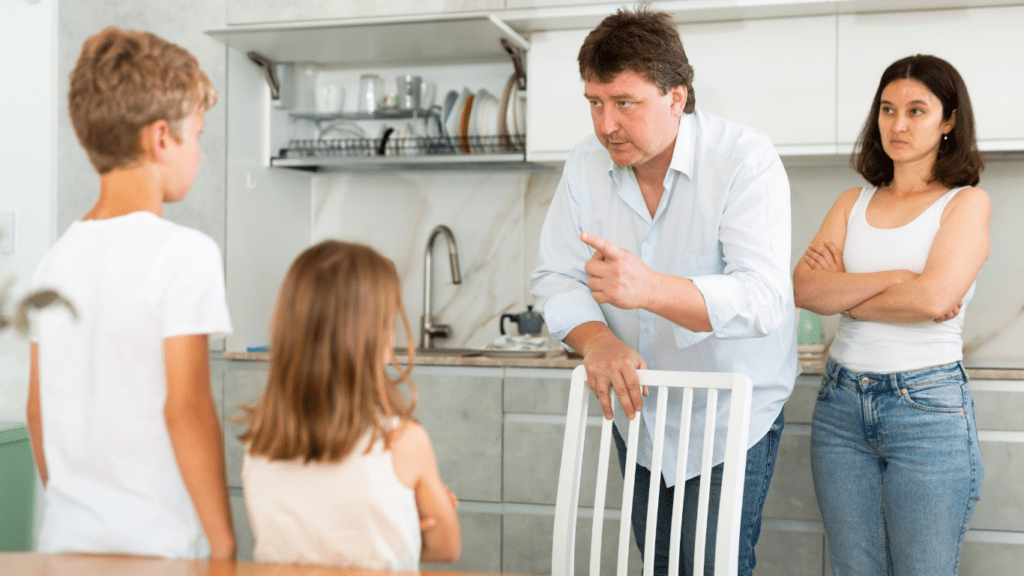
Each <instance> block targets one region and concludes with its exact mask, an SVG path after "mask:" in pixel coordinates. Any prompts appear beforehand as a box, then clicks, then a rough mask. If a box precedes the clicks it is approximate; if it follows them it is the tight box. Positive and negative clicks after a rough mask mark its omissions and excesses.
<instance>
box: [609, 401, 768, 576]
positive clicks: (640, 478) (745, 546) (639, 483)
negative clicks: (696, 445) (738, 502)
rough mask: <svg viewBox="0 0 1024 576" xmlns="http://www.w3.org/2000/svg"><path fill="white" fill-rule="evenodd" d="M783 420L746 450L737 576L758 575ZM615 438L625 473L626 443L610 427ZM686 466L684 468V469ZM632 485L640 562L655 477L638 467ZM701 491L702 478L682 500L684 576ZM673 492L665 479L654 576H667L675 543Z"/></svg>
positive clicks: (710, 544)
mask: <svg viewBox="0 0 1024 576" xmlns="http://www.w3.org/2000/svg"><path fill="white" fill-rule="evenodd" d="M784 426H785V419H784V418H783V416H782V413H781V412H780V413H779V417H778V418H776V419H775V422H774V423H773V424H772V427H771V428H770V429H769V430H768V433H767V434H765V435H764V436H763V437H762V438H761V439H760V440H759V441H758V442H757V444H754V445H753V446H751V447H750V449H749V450H747V469H746V475H745V476H744V481H743V510H742V511H741V513H740V551H739V573H738V576H750V574H751V573H752V572H753V571H754V564H756V563H757V559H756V558H755V556H754V546H756V545H757V538H758V537H759V536H760V535H761V509H762V508H764V498H765V495H767V494H768V484H769V483H770V482H771V480H772V473H773V472H774V471H775V458H776V457H777V456H778V454H779V438H780V437H781V435H782V428H783V427H784ZM612 437H613V438H615V447H616V448H617V449H618V452H619V470H620V471H621V472H622V474H623V476H625V473H626V443H625V442H624V441H623V439H622V436H621V435H620V434H619V431H618V429H617V428H615V427H612ZM683 464H684V463H682V462H681V463H680V465H683ZM722 469H723V466H722V464H719V465H718V466H715V467H713V468H712V469H711V497H710V501H709V503H708V532H707V536H706V538H707V539H706V540H705V542H706V545H705V548H704V549H705V554H704V574H714V566H715V535H716V534H715V529H716V527H717V526H718V502H719V500H720V497H721V492H722ZM634 478H635V483H634V484H633V517H632V521H633V536H634V537H635V538H636V544H637V548H639V549H640V557H641V558H643V555H644V537H645V536H646V530H647V501H648V494H649V489H650V486H651V471H650V470H648V469H647V468H645V467H643V466H641V465H639V464H638V465H637V467H636V473H635V476H634ZM699 490H700V476H696V477H694V478H691V479H689V480H687V481H686V494H685V496H684V497H683V498H684V500H683V526H682V532H683V534H682V541H681V542H680V558H679V563H680V566H679V573H680V575H681V576H690V575H691V574H693V543H694V535H695V534H696V532H697V496H698V492H699ZM674 494H675V486H673V487H672V488H668V487H666V486H665V478H664V477H662V478H661V495H660V496H659V499H658V527H657V531H656V532H655V536H654V537H655V543H654V574H655V575H657V576H665V575H667V574H668V548H669V541H670V539H671V526H672V502H673V501H674V498H673V496H674Z"/></svg>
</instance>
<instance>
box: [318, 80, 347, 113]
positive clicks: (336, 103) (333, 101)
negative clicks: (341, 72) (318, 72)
mask: <svg viewBox="0 0 1024 576" xmlns="http://www.w3.org/2000/svg"><path fill="white" fill-rule="evenodd" d="M344 106H345V89H344V88H343V87H341V86H338V85H336V84H325V85H323V86H319V87H318V88H317V89H316V111H317V112H327V113H332V112H341V111H342V108H343V107H344Z"/></svg>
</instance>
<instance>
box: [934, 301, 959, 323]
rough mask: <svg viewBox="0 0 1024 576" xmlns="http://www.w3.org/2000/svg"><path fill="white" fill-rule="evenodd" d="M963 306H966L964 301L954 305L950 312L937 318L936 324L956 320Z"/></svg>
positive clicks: (947, 311)
mask: <svg viewBox="0 0 1024 576" xmlns="http://www.w3.org/2000/svg"><path fill="white" fill-rule="evenodd" d="M963 306H964V302H963V300H961V301H959V302H957V303H956V305H954V306H953V307H952V308H950V309H949V310H946V313H945V314H943V315H942V316H939V317H938V318H936V319H935V323H936V324H941V323H942V322H945V321H946V320H952V319H953V318H956V316H957V314H959V313H960V309H961V308H963Z"/></svg>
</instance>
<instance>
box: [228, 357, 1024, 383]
mask: <svg viewBox="0 0 1024 576" xmlns="http://www.w3.org/2000/svg"><path fill="white" fill-rule="evenodd" d="M223 357H224V359H225V360H243V361H257V362H266V361H268V360H270V354H269V353H268V352H224V353H223ZM408 361H409V358H408V357H407V356H398V362H399V363H402V364H404V363H405V362H408ZM582 363H583V357H582V356H578V355H575V354H572V355H570V354H566V353H558V354H555V355H549V356H548V357H547V358H492V357H489V356H434V355H431V356H417V357H416V364H417V365H419V366H495V367H516V368H575V367H577V366H579V365H580V364H582ZM803 368H804V372H803V373H804V375H814V374H821V373H822V362H821V361H803ZM967 375H968V376H969V377H971V378H972V379H975V380H1024V367H1022V368H988V367H978V368H974V367H970V366H968V367H967Z"/></svg>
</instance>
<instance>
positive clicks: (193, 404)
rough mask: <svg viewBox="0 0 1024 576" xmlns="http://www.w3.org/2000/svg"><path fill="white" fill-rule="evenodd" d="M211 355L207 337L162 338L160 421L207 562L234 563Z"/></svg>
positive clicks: (229, 508)
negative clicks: (163, 401)
mask: <svg viewBox="0 0 1024 576" xmlns="http://www.w3.org/2000/svg"><path fill="white" fill-rule="evenodd" d="M209 350H210V349H209V345H208V344H207V339H206V335H189V336H172V337H170V338H165V339H164V363H165V364H166V367H167V402H166V404H164V419H165V420H166V422H167V433H168V435H169V436H170V438H171V446H172V447H173V448H174V456H175V458H176V459H177V461H178V469H179V470H180V471H181V477H182V479H183V480H184V481H185V488H187V489H188V494H189V496H191V498H192V504H193V505H194V506H195V508H196V513H197V514H198V515H199V522H200V524H202V526H203V531H204V532H205V533H206V538H207V540H209V542H210V557H211V558H212V559H214V560H234V559H235V533H234V529H233V528H232V525H231V506H230V504H229V503H228V488H227V473H226V470H225V466H224V449H223V440H222V438H223V437H222V436H221V431H220V421H219V419H218V418H217V409H216V407H215V406H214V404H213V396H212V395H211V394H210V357H209V353H210V352H209Z"/></svg>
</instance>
